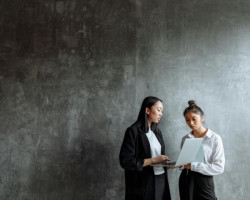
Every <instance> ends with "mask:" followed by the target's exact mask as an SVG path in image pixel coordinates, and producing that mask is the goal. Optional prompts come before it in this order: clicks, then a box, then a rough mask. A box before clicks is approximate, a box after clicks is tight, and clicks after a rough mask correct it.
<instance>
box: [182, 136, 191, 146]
mask: <svg viewBox="0 0 250 200" xmlns="http://www.w3.org/2000/svg"><path fill="white" fill-rule="evenodd" d="M187 138H190V137H189V134H187V135H184V136H183V137H182V139H181V148H182V146H183V144H184V142H185V140H186V139H187Z"/></svg>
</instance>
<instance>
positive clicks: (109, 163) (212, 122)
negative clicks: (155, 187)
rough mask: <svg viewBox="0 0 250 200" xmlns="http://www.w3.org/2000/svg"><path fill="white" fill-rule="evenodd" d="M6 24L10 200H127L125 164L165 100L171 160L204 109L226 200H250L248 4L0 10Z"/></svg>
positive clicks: (1, 195) (2, 73)
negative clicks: (128, 144)
mask: <svg viewBox="0 0 250 200" xmlns="http://www.w3.org/2000/svg"><path fill="white" fill-rule="evenodd" d="M0 13H1V17H0V27H1V28H0V111H1V112H0V121H1V126H0V153H1V154H0V155H1V156H0V199H4V200H24V199H25V200H26V199H27V200H31V199H32V200H33V199H34V200H45V199H46V200H50V199H51V200H55V199H57V200H59V199H60V200H69V199H75V200H78V199H79V200H80V199H81V200H82V199H83V200H117V199H119V200H122V199H124V175H123V170H122V169H121V168H120V166H119V162H118V154H119V150H120V146H121V142H122V139H123V136H124V131H125V129H126V127H128V126H129V125H130V124H132V123H133V122H134V121H135V119H136V117H137V114H138V112H139V108H140V104H141V101H142V100H143V98H144V97H145V96H147V95H155V96H158V97H160V98H162V99H163V103H164V117H163V119H162V120H161V122H160V128H161V130H162V132H163V134H164V139H165V143H166V146H167V149H166V151H167V154H168V156H169V157H171V158H176V157H177V155H178V152H179V145H180V140H181V137H182V136H183V135H185V134H186V133H187V132H188V131H189V129H188V128H187V126H186V125H185V122H184V119H183V117H182V112H183V110H184V108H185V107H186V106H187V101H188V100H189V99H195V100H196V101H197V102H198V104H199V105H200V106H201V107H202V108H203V110H204V112H205V114H206V119H205V120H206V126H207V127H209V128H211V129H212V130H214V131H215V132H217V133H219V134H220V135H221V137H222V139H223V142H224V148H225V153H226V168H225V173H224V174H223V175H219V176H216V177H215V186H216V194H217V197H218V199H220V200H227V199H237V200H247V199H249V197H250V195H249V194H248V191H249V190H250V184H249V178H250V177H249V174H250V168H249V165H250V161H249V160H250V159H249V158H250V157H249V155H250V148H249V145H248V144H249V142H250V137H249V135H248V134H249V123H250V117H249V113H250V107H249V105H250V95H249V93H248V91H249V89H250V66H249V65H250V53H249V52H250V51H249V50H250V38H249V35H250V2H249V1H244V0H241V1H239V0H220V1H215V0H209V1H206V0H200V1H196V0H190V1H181V0H176V1H170V0H168V1H166V0H146V1H142V0H133V1H132V0H127V1H122V0H105V1H101V0H99V1H97V0H88V1H87V0H83V1H82V0H71V1H62V0H61V1H57V0H53V1H52V0H45V1H42V0H27V1H18V0H12V1H9V0H2V1H1V4H0ZM179 173H180V172H179V171H178V170H172V171H169V181H170V186H171V193H172V197H173V199H174V200H177V199H178V186H177V183H178V176H179Z"/></svg>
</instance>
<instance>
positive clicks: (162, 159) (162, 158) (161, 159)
mask: <svg viewBox="0 0 250 200" xmlns="http://www.w3.org/2000/svg"><path fill="white" fill-rule="evenodd" d="M152 161H153V164H159V163H162V162H166V161H170V159H169V158H168V157H167V156H165V155H159V156H156V157H154V158H152Z"/></svg>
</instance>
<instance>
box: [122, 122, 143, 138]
mask: <svg viewBox="0 0 250 200" xmlns="http://www.w3.org/2000/svg"><path fill="white" fill-rule="evenodd" d="M139 128H140V124H138V123H134V124H132V125H131V126H129V127H128V128H127V129H126V133H125V135H131V136H136V135H137V134H138V132H139Z"/></svg>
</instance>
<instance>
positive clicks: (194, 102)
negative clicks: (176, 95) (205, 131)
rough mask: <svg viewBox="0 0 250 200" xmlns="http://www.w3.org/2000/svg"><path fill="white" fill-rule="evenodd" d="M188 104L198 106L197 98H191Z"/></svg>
mask: <svg viewBox="0 0 250 200" xmlns="http://www.w3.org/2000/svg"><path fill="white" fill-rule="evenodd" d="M188 105H189V106H198V105H197V103H196V101H195V100H189V101H188Z"/></svg>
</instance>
